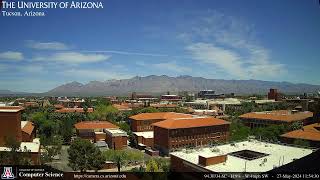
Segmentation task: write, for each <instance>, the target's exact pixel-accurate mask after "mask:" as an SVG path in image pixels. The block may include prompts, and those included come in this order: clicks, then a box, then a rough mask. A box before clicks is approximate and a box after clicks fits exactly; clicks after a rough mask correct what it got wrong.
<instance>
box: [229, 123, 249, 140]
mask: <svg viewBox="0 0 320 180" xmlns="http://www.w3.org/2000/svg"><path fill="white" fill-rule="evenodd" d="M250 133H251V130H250V128H249V127H247V126H245V125H243V124H242V123H240V122H232V123H231V124H230V141H238V140H243V139H246V138H247V137H248V136H249V135H250Z"/></svg>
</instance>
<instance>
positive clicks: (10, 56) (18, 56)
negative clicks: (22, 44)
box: [0, 51, 23, 60]
mask: <svg viewBox="0 0 320 180" xmlns="http://www.w3.org/2000/svg"><path fill="white" fill-rule="evenodd" d="M0 59H2V60H22V59H23V54H22V53H21V52H15V51H7V52H2V53H0Z"/></svg>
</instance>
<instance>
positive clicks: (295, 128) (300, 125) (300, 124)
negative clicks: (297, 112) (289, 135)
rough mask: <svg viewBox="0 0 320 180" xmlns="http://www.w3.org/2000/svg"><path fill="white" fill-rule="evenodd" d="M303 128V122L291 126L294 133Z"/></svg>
mask: <svg viewBox="0 0 320 180" xmlns="http://www.w3.org/2000/svg"><path fill="white" fill-rule="evenodd" d="M302 128H303V122H301V121H296V122H294V123H292V124H291V125H290V129H291V130H292V131H294V130H299V129H302Z"/></svg>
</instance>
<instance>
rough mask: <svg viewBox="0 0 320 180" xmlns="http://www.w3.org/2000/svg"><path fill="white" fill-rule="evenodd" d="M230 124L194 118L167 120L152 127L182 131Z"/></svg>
mask: <svg viewBox="0 0 320 180" xmlns="http://www.w3.org/2000/svg"><path fill="white" fill-rule="evenodd" d="M224 124H230V122H228V121H225V120H222V119H217V118H213V117H210V116H208V117H206V116H204V117H203V116H200V117H192V118H176V119H167V120H164V121H160V122H157V123H153V124H152V126H157V127H161V128H165V129H180V128H195V127H206V126H218V125H224Z"/></svg>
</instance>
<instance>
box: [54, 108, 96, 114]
mask: <svg viewBox="0 0 320 180" xmlns="http://www.w3.org/2000/svg"><path fill="white" fill-rule="evenodd" d="M55 112H58V113H85V110H84V109H83V108H61V109H57V110H56V111H55ZM92 112H93V108H88V110H87V113H92Z"/></svg>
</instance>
